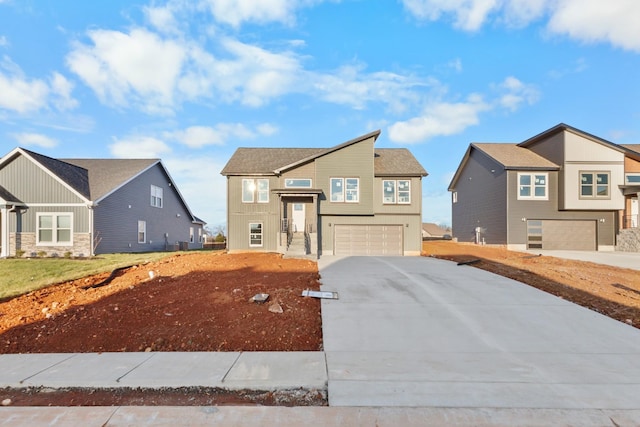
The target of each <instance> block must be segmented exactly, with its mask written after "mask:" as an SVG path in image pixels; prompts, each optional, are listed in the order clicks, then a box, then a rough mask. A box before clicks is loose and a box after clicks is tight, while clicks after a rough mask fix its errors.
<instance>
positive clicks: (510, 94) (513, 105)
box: [497, 76, 540, 111]
mask: <svg viewBox="0 0 640 427" xmlns="http://www.w3.org/2000/svg"><path fill="white" fill-rule="evenodd" d="M497 89H498V91H500V92H502V94H501V95H500V97H499V99H498V103H499V104H500V106H501V107H503V108H506V109H508V110H510V111H516V110H517V109H518V108H520V106H521V105H522V104H523V103H526V104H528V105H532V104H535V103H536V102H537V101H538V100H539V99H540V92H539V91H538V90H537V89H536V88H535V86H533V85H530V84H526V83H523V82H521V81H520V80H518V79H517V78H515V77H513V76H509V77H507V78H506V79H504V81H503V82H502V83H500V84H499V85H498V86H497Z"/></svg>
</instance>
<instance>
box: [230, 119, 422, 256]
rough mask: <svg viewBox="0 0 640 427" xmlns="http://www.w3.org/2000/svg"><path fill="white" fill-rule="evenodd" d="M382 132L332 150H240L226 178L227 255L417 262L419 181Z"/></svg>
mask: <svg viewBox="0 0 640 427" xmlns="http://www.w3.org/2000/svg"><path fill="white" fill-rule="evenodd" d="M379 135H380V131H375V132H371V133H368V134H366V135H363V136H360V137H358V138H355V139H352V140H350V141H347V142H345V143H342V144H339V145H336V146H334V147H331V148H239V149H237V150H236V152H235V153H234V154H233V156H232V157H231V159H230V160H229V162H228V163H227V165H226V166H225V167H224V169H223V170H222V172H221V174H222V175H224V176H226V177H227V226H228V227H227V228H228V240H227V249H228V250H229V251H231V252H233V251H251V250H255V251H270V252H280V253H285V254H290V255H307V256H310V257H312V258H313V257H317V256H318V255H322V254H330V255H333V254H335V255H419V254H420V251H421V224H422V219H421V218H422V177H424V176H426V175H427V172H426V171H425V170H424V168H423V167H422V166H421V165H420V163H419V162H418V161H417V160H416V158H415V157H414V156H413V155H412V154H411V153H410V152H409V151H408V150H406V149H374V143H375V141H376V139H377V138H378V136H379Z"/></svg>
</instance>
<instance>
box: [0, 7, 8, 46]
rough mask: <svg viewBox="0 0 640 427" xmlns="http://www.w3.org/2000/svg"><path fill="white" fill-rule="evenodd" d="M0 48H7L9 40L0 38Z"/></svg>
mask: <svg viewBox="0 0 640 427" xmlns="http://www.w3.org/2000/svg"><path fill="white" fill-rule="evenodd" d="M0 3H1V2H0ZM0 46H9V40H7V38H6V37H5V36H0Z"/></svg>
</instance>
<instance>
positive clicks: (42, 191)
mask: <svg viewBox="0 0 640 427" xmlns="http://www.w3.org/2000/svg"><path fill="white" fill-rule="evenodd" d="M0 185H2V186H3V187H4V188H6V189H8V190H9V191H11V194H13V195H14V196H15V197H16V198H18V200H20V201H22V202H25V203H56V204H65V203H68V204H74V203H86V200H84V199H83V198H81V197H79V196H78V195H76V194H75V193H74V192H72V191H71V190H69V188H67V187H66V186H65V185H63V184H61V183H60V181H58V180H56V179H55V178H53V177H52V176H51V175H49V174H48V173H47V172H45V171H44V170H43V169H42V168H41V167H39V166H38V165H36V164H34V163H33V162H32V161H31V160H29V159H27V158H25V157H23V156H17V157H16V158H15V160H13V161H12V162H10V163H8V164H7V165H5V167H3V168H2V169H1V170H0Z"/></svg>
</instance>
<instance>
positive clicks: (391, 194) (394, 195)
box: [382, 179, 411, 204]
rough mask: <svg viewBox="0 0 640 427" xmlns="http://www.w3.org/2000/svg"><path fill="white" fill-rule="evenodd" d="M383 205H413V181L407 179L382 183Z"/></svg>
mask: <svg viewBox="0 0 640 427" xmlns="http://www.w3.org/2000/svg"><path fill="white" fill-rule="evenodd" d="M382 203H385V204H396V203H397V204H409V203H411V181H410V180H407V179H399V180H384V181H382Z"/></svg>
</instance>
